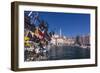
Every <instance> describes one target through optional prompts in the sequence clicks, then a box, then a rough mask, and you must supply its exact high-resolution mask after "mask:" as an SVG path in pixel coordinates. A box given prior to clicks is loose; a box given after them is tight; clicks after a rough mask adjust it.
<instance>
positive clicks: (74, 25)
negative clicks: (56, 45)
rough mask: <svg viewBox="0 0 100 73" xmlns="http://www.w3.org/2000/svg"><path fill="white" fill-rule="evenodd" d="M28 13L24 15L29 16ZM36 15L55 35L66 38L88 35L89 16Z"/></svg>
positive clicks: (71, 14)
mask: <svg viewBox="0 0 100 73" xmlns="http://www.w3.org/2000/svg"><path fill="white" fill-rule="evenodd" d="M30 12H31V11H25V14H26V15H29V13H30ZM33 12H34V11H33ZM38 15H39V17H40V19H42V20H44V21H46V22H47V23H48V24H49V25H48V27H49V31H55V33H56V34H59V35H60V32H62V33H61V34H62V35H64V36H68V37H74V36H77V35H87V34H90V14H79V13H58V12H57V13H56V12H38ZM31 16H32V15H31Z"/></svg>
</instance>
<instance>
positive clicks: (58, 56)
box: [48, 46, 90, 60]
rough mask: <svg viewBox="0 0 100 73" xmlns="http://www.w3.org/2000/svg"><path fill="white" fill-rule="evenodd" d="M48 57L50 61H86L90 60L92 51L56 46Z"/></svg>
mask: <svg viewBox="0 0 100 73" xmlns="http://www.w3.org/2000/svg"><path fill="white" fill-rule="evenodd" d="M48 55H49V56H48V60H62V59H86V58H90V49H89V48H81V47H70V46H67V47H66V46H63V47H62V46H60V47H57V46H55V47H52V48H51V49H50V50H49V54H48Z"/></svg>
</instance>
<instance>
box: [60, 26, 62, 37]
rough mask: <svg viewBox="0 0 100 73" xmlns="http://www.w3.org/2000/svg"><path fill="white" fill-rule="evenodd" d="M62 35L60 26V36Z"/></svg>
mask: <svg viewBox="0 0 100 73" xmlns="http://www.w3.org/2000/svg"><path fill="white" fill-rule="evenodd" d="M61 36H62V31H61V28H60V37H61Z"/></svg>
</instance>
